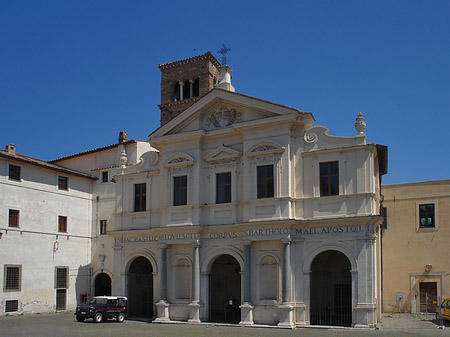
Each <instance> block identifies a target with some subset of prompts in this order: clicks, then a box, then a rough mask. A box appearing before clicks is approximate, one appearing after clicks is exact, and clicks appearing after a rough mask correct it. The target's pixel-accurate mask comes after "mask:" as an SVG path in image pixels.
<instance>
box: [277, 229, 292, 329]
mask: <svg viewBox="0 0 450 337" xmlns="http://www.w3.org/2000/svg"><path fill="white" fill-rule="evenodd" d="M291 282H292V270H291V238H290V235H289V236H288V238H287V239H286V240H283V280H282V290H283V292H282V295H283V298H282V301H283V303H282V304H281V305H279V306H278V308H279V312H280V323H278V326H280V327H289V328H292V327H293V326H294V321H293V311H294V310H293V309H294V306H293V305H292V289H291Z"/></svg>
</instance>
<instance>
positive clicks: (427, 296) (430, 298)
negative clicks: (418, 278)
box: [419, 282, 437, 313]
mask: <svg viewBox="0 0 450 337" xmlns="http://www.w3.org/2000/svg"><path fill="white" fill-rule="evenodd" d="M419 292H420V312H422V313H435V312H436V303H437V282H420V283H419Z"/></svg>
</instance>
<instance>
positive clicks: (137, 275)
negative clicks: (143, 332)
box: [128, 256, 153, 317]
mask: <svg viewBox="0 0 450 337" xmlns="http://www.w3.org/2000/svg"><path fill="white" fill-rule="evenodd" d="M128 303H129V305H128V316H130V317H153V268H152V265H151V263H150V261H149V260H147V259H146V258H145V257H143V256H141V257H138V258H137V259H135V260H134V261H133V263H131V266H130V270H129V272H128Z"/></svg>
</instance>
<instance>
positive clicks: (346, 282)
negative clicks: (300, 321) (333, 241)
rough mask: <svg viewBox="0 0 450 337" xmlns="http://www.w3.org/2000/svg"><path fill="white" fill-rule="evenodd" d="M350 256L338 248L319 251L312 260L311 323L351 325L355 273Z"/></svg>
mask: <svg viewBox="0 0 450 337" xmlns="http://www.w3.org/2000/svg"><path fill="white" fill-rule="evenodd" d="M350 269H351V264H350V261H349V260H348V258H347V257H346V256H345V255H344V254H343V253H341V252H338V251H336V250H328V251H325V252H322V253H320V254H319V255H317V256H316V257H315V258H314V261H313V262H312V264H311V283H310V284H311V298H310V301H311V302H310V303H311V304H310V323H311V325H334V326H351V324H352V277H351V273H350Z"/></svg>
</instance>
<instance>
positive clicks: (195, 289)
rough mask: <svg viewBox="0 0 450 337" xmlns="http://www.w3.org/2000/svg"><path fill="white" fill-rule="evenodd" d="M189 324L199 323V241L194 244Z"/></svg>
mask: <svg viewBox="0 0 450 337" xmlns="http://www.w3.org/2000/svg"><path fill="white" fill-rule="evenodd" d="M188 322H189V323H200V241H199V240H197V241H196V242H195V243H194V259H193V264H192V302H191V303H190V304H189V320H188Z"/></svg>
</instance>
